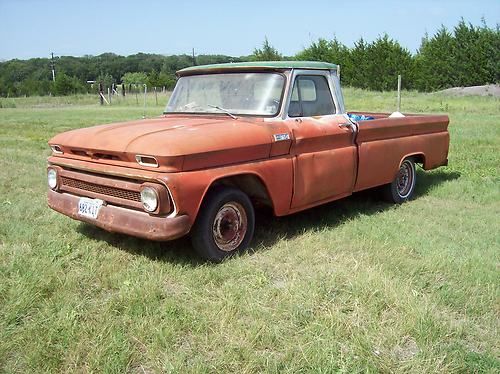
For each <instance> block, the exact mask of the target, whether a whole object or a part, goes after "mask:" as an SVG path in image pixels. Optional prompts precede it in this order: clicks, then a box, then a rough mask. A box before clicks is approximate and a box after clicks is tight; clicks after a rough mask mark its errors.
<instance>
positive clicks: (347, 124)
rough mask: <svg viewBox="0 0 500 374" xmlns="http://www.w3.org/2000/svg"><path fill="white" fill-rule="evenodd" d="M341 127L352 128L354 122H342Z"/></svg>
mask: <svg viewBox="0 0 500 374" xmlns="http://www.w3.org/2000/svg"><path fill="white" fill-rule="evenodd" d="M339 127H340V128H351V127H352V123H340V124H339Z"/></svg>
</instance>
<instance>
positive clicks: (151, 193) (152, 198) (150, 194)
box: [141, 186, 160, 213]
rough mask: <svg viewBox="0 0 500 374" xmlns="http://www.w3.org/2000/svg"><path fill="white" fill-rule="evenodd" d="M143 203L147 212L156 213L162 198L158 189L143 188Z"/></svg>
mask: <svg viewBox="0 0 500 374" xmlns="http://www.w3.org/2000/svg"><path fill="white" fill-rule="evenodd" d="M141 203H142V207H143V208H144V210H145V211H146V212H148V213H153V212H155V211H156V210H157V209H158V206H159V205H160V197H159V196H158V192H157V191H156V189H155V188H153V187H149V186H145V187H143V188H142V189H141Z"/></svg>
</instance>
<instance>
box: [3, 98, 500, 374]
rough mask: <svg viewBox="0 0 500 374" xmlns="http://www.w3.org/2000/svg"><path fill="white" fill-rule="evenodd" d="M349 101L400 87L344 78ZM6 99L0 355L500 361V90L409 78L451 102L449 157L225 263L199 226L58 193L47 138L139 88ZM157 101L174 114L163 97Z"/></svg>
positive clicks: (233, 367)
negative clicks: (95, 216) (367, 85)
mask: <svg viewBox="0 0 500 374" xmlns="http://www.w3.org/2000/svg"><path fill="white" fill-rule="evenodd" d="M345 95H346V103H347V106H348V108H350V109H352V110H366V111H389V112H390V111H393V110H394V108H395V105H396V104H395V96H396V95H395V93H393V92H390V93H375V92H366V91H362V90H356V89H347V90H346V92H345ZM5 100H11V101H10V102H13V103H14V104H15V108H10V109H5V108H4V109H0V156H1V159H2V168H1V169H0V372H19V373H21V372H22V373H25V372H33V373H42V372H116V373H122V372H132V373H152V372H179V373H181V372H182V373H184V372H214V373H215V372H216V373H219V372H240V373H245V372H263V371H265V372H290V373H292V372H293V373H295V372H323V373H327V372H365V371H368V372H418V373H442V372H490V373H494V372H498V371H499V370H500V362H499V354H500V349H499V348H500V347H499V343H498V342H499V340H498V336H499V332H498V327H499V300H500V298H499V297H500V294H499V277H498V274H499V264H500V258H499V257H500V235H499V234H498V233H499V232H500V227H499V226H500V225H499V222H500V221H499V219H498V217H499V213H500V204H499V201H500V190H499V186H500V183H499V182H500V180H499V175H500V173H499V165H500V162H499V161H500V154H499V152H498V149H499V145H500V142H499V135H500V127H499V123H500V105H499V104H500V103H499V100H498V99H496V98H492V97H482V98H480V97H469V98H463V97H462V98H457V97H448V96H443V95H430V94H429V95H426V94H419V93H414V92H407V93H404V95H403V111H407V112H448V113H449V114H450V119H451V124H450V134H451V149H450V157H449V161H450V165H449V166H448V167H446V168H441V169H439V170H436V171H432V172H429V173H425V172H422V171H419V172H418V181H417V190H416V198H415V199H414V200H413V201H411V202H409V203H407V204H403V205H402V206H392V205H389V204H386V203H384V202H382V201H381V200H379V198H378V195H377V194H376V193H372V192H364V193H359V194H356V195H354V196H352V197H350V198H348V199H344V200H341V201H338V202H334V203H332V204H328V205H325V206H322V207H319V208H315V209H312V210H308V211H306V212H303V213H300V214H295V215H293V216H289V217H283V218H274V217H272V216H270V215H269V214H268V213H267V212H265V211H263V212H259V213H258V218H257V230H256V238H255V241H254V245H253V248H252V250H251V251H249V252H248V253H246V254H244V255H242V256H239V257H236V258H233V259H230V260H229V261H226V262H224V263H223V264H220V265H209V264H205V263H202V262H200V261H199V260H198V258H197V257H196V256H195V255H194V254H193V253H192V250H191V248H190V245H189V241H188V240H187V239H185V238H184V239H180V240H177V241H174V242H170V243H166V244H163V245H160V244H158V243H153V242H148V241H144V240H139V239H135V238H130V237H127V236H124V235H118V234H109V233H106V232H104V231H101V230H99V229H97V228H94V227H92V226H89V225H85V224H82V223H79V222H77V221H72V220H71V219H69V218H67V217H64V216H62V215H60V214H57V213H55V212H53V211H51V210H50V209H48V208H47V206H46V201H45V199H46V198H45V193H46V177H45V163H46V157H47V156H48V155H49V149H48V147H47V145H46V142H47V140H48V139H49V138H50V137H51V136H52V135H54V134H56V133H58V132H60V131H63V130H68V129H73V128H79V127H84V126H90V125H94V124H98V123H108V122H113V121H122V120H127V119H137V118H141V117H142V114H143V109H142V107H141V102H140V100H139V106H136V103H135V102H134V100H135V98H134V97H132V98H130V99H127V100H132V102H123V103H118V102H116V103H113V104H112V105H111V106H103V107H100V106H99V105H98V103H97V100H96V98H95V97H90V96H78V97H67V98H27V99H14V100H12V99H2V105H3V104H4V103H5ZM153 100H154V98H153V97H152V95H150V96H149V98H148V103H149V106H148V109H147V115H148V116H153V115H158V114H159V113H161V111H162V109H163V107H164V104H165V101H166V100H165V99H163V102H161V104H160V103H159V105H158V106H156V105H154V104H155V103H154V102H153Z"/></svg>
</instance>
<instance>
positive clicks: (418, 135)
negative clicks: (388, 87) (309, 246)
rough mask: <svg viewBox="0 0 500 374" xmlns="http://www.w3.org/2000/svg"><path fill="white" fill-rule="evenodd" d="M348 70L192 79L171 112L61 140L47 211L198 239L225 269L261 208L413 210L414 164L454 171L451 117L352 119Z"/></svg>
mask: <svg viewBox="0 0 500 374" xmlns="http://www.w3.org/2000/svg"><path fill="white" fill-rule="evenodd" d="M337 73H338V68H337V66H336V65H333V64H327V63H322V62H300V61H288V62H258V63H255V62H254V63H233V64H219V65H206V66H196V67H190V68H186V69H183V70H180V71H178V72H177V74H178V77H179V79H178V82H177V85H176V87H175V89H174V91H173V93H172V96H171V97H170V100H169V103H168V105H167V107H166V109H165V112H164V113H163V115H162V116H160V117H158V118H153V119H143V120H139V121H132V122H124V123H115V124H108V125H101V126H95V127H90V128H83V129H77V130H73V131H68V132H65V133H62V134H59V135H56V136H55V137H53V138H52V139H51V140H50V141H49V145H50V147H51V149H52V155H51V156H50V157H49V158H48V168H47V177H48V186H49V190H48V204H49V206H50V207H51V208H52V209H54V210H56V211H58V212H61V213H63V214H65V215H67V216H69V217H72V218H74V219H77V220H80V221H85V222H88V223H91V224H93V225H96V226H98V227H101V228H103V229H105V230H108V231H112V232H120V233H125V234H129V235H133V236H138V237H142V238H146V239H151V240H158V241H166V240H171V239H175V238H178V237H180V236H183V235H186V234H188V233H190V235H191V239H192V244H193V247H194V248H195V249H196V250H197V252H199V254H200V255H201V256H202V257H204V258H206V259H208V260H211V261H221V260H222V259H224V258H226V257H227V256H230V255H232V254H234V253H236V252H238V251H240V250H243V249H244V248H246V247H247V246H248V245H249V243H250V241H251V240H252V236H253V232H254V225H255V215H254V207H255V205H256V204H265V205H268V206H269V207H271V208H272V211H273V212H274V214H275V215H276V216H283V215H287V214H292V213H295V212H298V211H301V210H304V209H307V208H310V207H313V206H316V205H319V204H324V203H327V202H329V201H332V200H336V199H340V198H343V197H345V196H348V195H351V194H352V193H353V192H356V191H360V190H364V189H368V188H372V187H376V186H384V187H383V188H384V189H385V193H386V196H387V197H388V198H389V200H391V201H392V202H394V203H401V202H404V201H406V200H408V199H409V198H411V196H412V194H413V191H414V188H415V182H416V172H415V164H416V163H418V164H421V165H422V167H423V168H424V169H425V170H429V169H434V168H437V167H439V166H443V165H447V162H448V160H447V157H448V147H449V134H448V130H447V128H448V122H449V119H448V116H446V115H425V116H424V115H410V114H406V115H402V114H401V113H394V114H393V115H388V114H380V113H347V112H346V110H345V108H344V101H343V96H342V91H341V87H340V82H339V78H338V74H337Z"/></svg>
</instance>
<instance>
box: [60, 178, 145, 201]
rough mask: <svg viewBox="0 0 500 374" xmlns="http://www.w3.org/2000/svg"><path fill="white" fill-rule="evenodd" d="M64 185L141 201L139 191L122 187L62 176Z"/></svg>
mask: <svg viewBox="0 0 500 374" xmlns="http://www.w3.org/2000/svg"><path fill="white" fill-rule="evenodd" d="M61 184H62V186H67V187H71V188H76V189H78V190H82V191H89V192H93V193H97V194H101V195H106V196H112V197H116V198H118V199H124V200H130V201H136V202H140V201H141V194H140V192H137V191H128V190H124V189H122V188H116V187H109V186H102V185H99V184H95V183H90V182H85V181H81V180H77V179H73V178H68V177H64V176H62V177H61Z"/></svg>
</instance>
